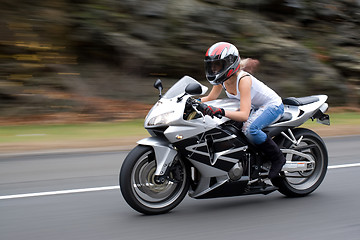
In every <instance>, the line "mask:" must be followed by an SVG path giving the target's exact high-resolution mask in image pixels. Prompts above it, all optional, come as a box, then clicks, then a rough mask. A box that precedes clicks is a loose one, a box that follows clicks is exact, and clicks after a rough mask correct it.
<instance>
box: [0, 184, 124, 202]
mask: <svg viewBox="0 0 360 240" xmlns="http://www.w3.org/2000/svg"><path fill="white" fill-rule="evenodd" d="M119 188H120V187H119V186H108V187H96V188H82V189H71V190H61V191H51V192H39V193H25V194H14V195H5V196H0V200H4V199H14V198H28V197H40V196H51V195H60V194H70V193H84V192H97V191H107V190H114V189H119Z"/></svg>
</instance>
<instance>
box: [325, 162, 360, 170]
mask: <svg viewBox="0 0 360 240" xmlns="http://www.w3.org/2000/svg"><path fill="white" fill-rule="evenodd" d="M348 167H360V163H350V164H341V165H334V166H328V169H337V168H348Z"/></svg>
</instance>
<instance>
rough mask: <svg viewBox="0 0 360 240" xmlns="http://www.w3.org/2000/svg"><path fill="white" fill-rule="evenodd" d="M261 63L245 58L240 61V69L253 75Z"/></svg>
mask: <svg viewBox="0 0 360 240" xmlns="http://www.w3.org/2000/svg"><path fill="white" fill-rule="evenodd" d="M259 64H260V62H259V60H257V59H252V58H245V59H241V61H240V69H241V70H243V71H245V72H248V73H251V74H253V73H254V72H255V71H256V69H257V68H258V66H259Z"/></svg>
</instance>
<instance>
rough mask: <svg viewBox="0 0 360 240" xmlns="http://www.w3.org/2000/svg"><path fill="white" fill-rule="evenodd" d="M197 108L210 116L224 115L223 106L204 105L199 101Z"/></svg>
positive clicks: (219, 116)
mask: <svg viewBox="0 0 360 240" xmlns="http://www.w3.org/2000/svg"><path fill="white" fill-rule="evenodd" d="M197 109H198V110H199V111H200V112H202V113H203V114H204V115H209V116H210V117H212V118H213V117H214V116H215V117H218V118H221V117H222V116H225V110H224V109H223V108H217V107H214V106H210V105H206V104H205V103H200V104H199V105H198V107H197Z"/></svg>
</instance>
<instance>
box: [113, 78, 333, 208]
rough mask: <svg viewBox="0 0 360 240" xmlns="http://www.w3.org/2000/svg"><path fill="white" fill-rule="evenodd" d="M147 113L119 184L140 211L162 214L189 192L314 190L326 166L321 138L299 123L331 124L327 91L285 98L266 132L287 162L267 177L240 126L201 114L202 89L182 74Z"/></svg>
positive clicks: (233, 103) (234, 104)
mask: <svg viewBox="0 0 360 240" xmlns="http://www.w3.org/2000/svg"><path fill="white" fill-rule="evenodd" d="M154 86H155V87H156V88H157V89H159V91H160V99H159V100H158V101H157V102H156V104H155V105H154V106H153V108H152V109H151V110H150V111H149V113H148V115H147V116H146V119H145V123H144V127H145V128H146V129H147V130H148V132H149V133H150V135H151V137H148V138H145V139H142V140H140V141H138V142H137V143H138V145H137V146H136V147H135V148H134V149H133V150H132V151H131V152H130V153H129V154H128V155H127V157H126V158H125V160H124V162H123V164H122V167H121V170H120V177H119V182H120V189H121V193H122V195H123V197H124V199H125V200H126V202H127V203H128V204H129V205H130V206H131V207H132V208H133V209H135V210H136V211H138V212H140V213H143V214H149V215H150V214H162V213H166V212H169V211H170V210H172V209H173V208H175V207H176V206H177V205H178V204H179V203H180V202H181V201H182V200H183V199H184V197H185V196H186V194H187V193H188V195H189V196H190V197H192V198H196V199H205V198H217V197H230V196H241V195H251V194H269V193H271V192H273V191H279V192H281V193H282V194H284V195H286V196H289V197H302V196H306V195H308V194H310V193H311V192H313V191H314V190H315V189H316V188H317V187H319V185H320V184H321V182H322V181H323V179H324V177H325V174H326V171H327V165H328V153H327V149H326V146H325V144H324V141H323V140H322V139H321V137H320V136H319V135H317V134H316V133H315V132H313V131H311V130H309V129H306V128H299V126H300V125H302V124H303V123H304V122H306V121H307V120H309V119H312V120H315V119H316V120H317V121H318V122H320V123H323V124H327V125H329V124H330V120H329V116H328V115H327V114H325V112H326V110H327V109H328V104H327V103H326V100H327V98H328V97H327V96H326V95H315V96H308V97H302V98H294V97H290V98H285V99H283V103H284V106H285V113H284V114H283V116H282V117H281V119H279V120H278V121H277V122H275V123H273V124H271V125H270V126H268V127H267V128H266V129H264V131H266V132H267V134H268V135H269V136H270V137H272V138H273V139H274V141H275V142H276V143H277V144H278V145H279V147H280V149H281V151H282V152H283V154H284V156H286V164H285V165H284V166H283V168H282V171H281V173H280V174H279V176H278V177H276V178H273V179H271V180H269V178H268V177H267V176H268V172H269V169H270V167H271V163H270V162H269V161H268V160H267V159H266V157H265V155H264V154H262V153H261V151H260V150H259V149H258V148H257V147H256V146H255V145H252V144H251V143H250V142H248V141H247V138H246V137H245V136H244V134H243V133H242V131H241V127H242V123H240V122H235V121H233V120H230V119H228V118H226V117H222V118H217V117H215V118H212V117H210V116H207V115H206V116H204V115H203V114H202V113H201V111H199V110H198V107H199V104H200V102H199V101H198V100H197V99H196V97H195V96H199V95H203V94H205V93H206V91H207V87H206V86H204V85H202V84H200V83H199V82H198V81H196V80H195V79H193V78H191V77H189V76H185V77H183V78H182V79H180V80H179V81H178V82H177V83H175V84H174V85H173V86H172V87H171V88H170V89H169V90H168V91H167V92H166V94H164V95H162V93H161V92H162V89H163V86H162V83H161V81H160V80H157V81H156V82H155V84H154ZM207 104H210V105H213V106H216V107H221V108H224V109H225V111H226V110H233V111H234V110H238V109H239V106H240V104H239V101H238V100H233V99H219V100H215V101H211V102H207Z"/></svg>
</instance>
